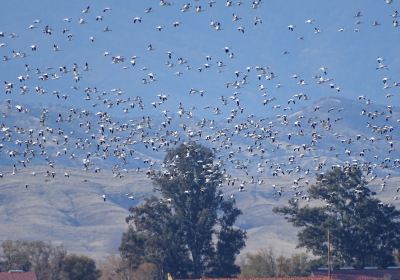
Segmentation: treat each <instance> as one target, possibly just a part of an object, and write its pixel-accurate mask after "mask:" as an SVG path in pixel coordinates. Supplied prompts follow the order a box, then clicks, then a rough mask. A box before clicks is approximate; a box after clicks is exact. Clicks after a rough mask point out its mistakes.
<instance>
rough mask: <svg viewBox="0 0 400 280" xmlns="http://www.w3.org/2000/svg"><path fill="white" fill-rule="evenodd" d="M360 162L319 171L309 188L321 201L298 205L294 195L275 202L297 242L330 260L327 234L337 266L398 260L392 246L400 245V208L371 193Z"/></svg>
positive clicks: (371, 264)
mask: <svg viewBox="0 0 400 280" xmlns="http://www.w3.org/2000/svg"><path fill="white" fill-rule="evenodd" d="M366 185H367V182H366V181H365V180H364V178H363V175H362V171H361V170H360V169H359V168H358V167H335V168H333V169H332V170H331V171H329V172H326V173H325V174H320V175H318V176H317V181H316V184H315V185H313V186H312V187H311V188H310V189H309V190H308V192H309V196H310V198H311V199H316V200H318V201H320V203H319V204H318V205H317V206H313V207H311V206H309V205H306V206H303V207H300V206H299V203H298V201H295V200H294V199H291V200H290V201H289V205H288V206H284V207H277V208H275V209H274V211H275V212H276V213H279V214H282V215H284V216H285V218H286V219H287V220H288V221H289V222H290V223H292V224H293V225H294V226H295V227H298V228H300V229H301V230H300V231H299V233H298V239H299V244H298V246H299V247H305V248H307V249H309V250H310V251H311V252H312V253H313V254H314V255H315V256H319V257H321V260H323V261H324V263H326V259H327V255H328V243H327V233H328V230H329V232H330V240H331V242H330V243H331V248H332V250H331V256H332V259H333V264H334V265H336V266H354V267H358V268H362V267H365V266H378V267H387V266H390V265H394V262H395V259H394V255H393V253H394V251H395V249H398V248H400V211H398V210H396V208H395V207H394V206H392V205H389V204H385V203H383V202H382V201H380V200H378V199H376V198H374V197H373V193H372V192H371V191H370V189H369V188H368V187H367V186H366Z"/></svg>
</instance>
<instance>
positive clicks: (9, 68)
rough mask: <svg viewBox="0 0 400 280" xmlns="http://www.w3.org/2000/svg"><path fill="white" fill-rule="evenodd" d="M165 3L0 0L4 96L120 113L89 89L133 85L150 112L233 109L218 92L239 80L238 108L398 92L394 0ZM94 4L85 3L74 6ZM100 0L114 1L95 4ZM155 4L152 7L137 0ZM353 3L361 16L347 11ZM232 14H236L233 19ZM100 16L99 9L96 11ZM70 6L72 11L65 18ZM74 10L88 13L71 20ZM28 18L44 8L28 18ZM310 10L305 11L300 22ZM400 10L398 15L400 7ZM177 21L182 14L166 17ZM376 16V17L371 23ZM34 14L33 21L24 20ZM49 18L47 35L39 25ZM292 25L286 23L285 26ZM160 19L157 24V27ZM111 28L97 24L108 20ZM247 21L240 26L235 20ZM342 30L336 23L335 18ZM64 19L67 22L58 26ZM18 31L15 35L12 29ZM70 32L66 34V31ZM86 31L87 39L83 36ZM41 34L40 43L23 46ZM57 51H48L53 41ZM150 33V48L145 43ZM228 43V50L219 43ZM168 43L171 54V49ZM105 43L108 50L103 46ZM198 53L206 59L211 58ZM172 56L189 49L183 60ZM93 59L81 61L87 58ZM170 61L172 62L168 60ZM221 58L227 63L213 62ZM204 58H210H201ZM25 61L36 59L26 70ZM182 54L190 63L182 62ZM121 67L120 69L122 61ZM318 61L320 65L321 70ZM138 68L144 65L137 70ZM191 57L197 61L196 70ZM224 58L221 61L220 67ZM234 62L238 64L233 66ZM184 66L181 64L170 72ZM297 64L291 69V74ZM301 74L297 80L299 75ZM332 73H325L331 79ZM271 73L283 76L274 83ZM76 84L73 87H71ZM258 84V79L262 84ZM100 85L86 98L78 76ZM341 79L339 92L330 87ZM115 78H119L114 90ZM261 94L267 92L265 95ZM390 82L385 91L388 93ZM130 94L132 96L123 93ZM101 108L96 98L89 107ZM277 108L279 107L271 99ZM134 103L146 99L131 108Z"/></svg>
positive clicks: (396, 95)
mask: <svg viewBox="0 0 400 280" xmlns="http://www.w3.org/2000/svg"><path fill="white" fill-rule="evenodd" d="M169 2H170V3H171V5H170V6H161V5H160V1H150V0H144V1H118V2H117V1H50V0H49V1H28V0H25V1H2V9H1V10H0V32H4V33H5V36H4V37H0V44H2V43H3V44H4V46H3V47H1V48H0V55H1V57H3V56H7V57H9V58H10V60H8V61H0V75H1V79H2V80H3V81H7V82H12V83H14V89H13V92H12V94H9V95H5V94H2V99H12V100H15V101H17V102H25V103H30V104H33V103H34V104H43V105H47V104H64V105H66V106H79V107H87V108H93V103H97V104H98V105H97V106H96V108H100V109H107V110H110V111H112V112H113V113H114V114H117V115H118V114H123V113H122V109H123V106H113V108H112V109H110V108H107V107H105V106H104V105H102V102H101V101H99V100H96V97H97V95H100V93H101V92H105V94H104V95H102V98H103V99H104V98H105V99H109V100H114V101H115V100H117V99H121V100H126V99H128V98H130V99H131V100H132V99H134V98H135V97H137V96H140V98H141V99H142V100H143V101H144V104H145V114H148V115H152V114H158V113H159V112H160V111H162V110H170V111H171V112H176V111H177V110H178V106H179V103H180V102H181V103H182V104H183V106H184V107H185V108H186V109H188V110H189V109H190V108H193V107H196V109H195V110H194V111H195V114H196V115H197V116H198V117H203V116H208V115H210V114H211V113H212V110H210V109H203V108H204V107H206V106H210V107H211V108H212V107H216V106H218V107H220V108H221V109H222V112H223V115H227V114H229V112H230V110H231V109H232V108H233V105H232V106H230V105H228V106H226V109H225V107H224V105H223V104H222V102H221V100H220V97H221V96H224V97H225V98H228V100H231V101H232V99H229V96H232V95H233V94H234V93H235V92H236V97H237V98H239V100H240V104H241V106H242V107H243V108H245V113H246V114H250V113H254V112H257V113H258V115H259V116H263V115H269V114H270V113H271V112H273V111H274V109H273V107H272V106H273V105H281V108H285V107H287V106H288V105H287V101H288V99H290V98H292V96H293V95H294V94H298V93H304V94H307V96H308V97H309V98H310V101H301V102H297V103H296V104H295V105H294V104H291V105H290V107H291V108H292V109H293V110H296V109H298V108H301V107H303V106H307V105H310V102H313V101H316V100H318V99H320V98H323V97H328V96H337V95H339V96H343V97H346V98H351V99H355V98H357V97H358V96H359V95H364V96H366V97H367V98H369V99H371V100H372V101H373V102H376V103H381V104H388V105H389V104H390V105H397V104H399V101H400V87H393V86H392V85H393V83H394V82H400V77H399V75H398V73H400V56H399V55H398V44H399V43H400V33H399V32H400V27H397V28H396V27H394V26H393V20H395V18H393V17H392V14H393V13H394V12H395V11H396V10H400V1H396V0H395V1H393V2H392V3H391V4H387V3H386V1H384V0H359V1H348V0H337V1H316V0H315V1H314V0H307V1H299V0H287V1H282V0H274V1H272V0H271V1H266V0H263V1H261V5H260V6H259V7H258V8H256V9H254V8H252V1H243V4H242V5H238V2H239V1H232V5H231V6H228V7H227V5H226V3H227V2H226V1H218V0H217V1H216V2H217V3H215V4H214V5H213V7H212V8H210V7H209V5H208V1H188V0H186V1H173V0H170V1H169ZM186 3H190V8H189V9H188V11H186V12H181V11H180V10H181V8H182V7H183V5H184V4H186ZM198 5H201V6H202V9H204V11H203V12H200V13H197V12H196V11H195V7H196V6H198ZM87 6H90V9H89V12H88V13H82V10H84V9H85V8H86V7H87ZM105 7H109V8H111V10H108V11H106V12H103V9H104V8H105ZM150 7H151V8H152V11H151V12H150V13H145V12H144V11H145V9H147V8H150ZM358 12H360V13H361V16H360V17H355V15H356V14H357V13H358ZM233 14H235V15H237V16H238V17H239V18H240V20H238V21H233V20H232V19H233ZM99 15H100V16H102V17H103V20H98V21H96V16H99ZM136 16H138V17H141V19H142V22H141V23H133V18H134V17H136ZM256 16H257V17H259V18H260V19H261V20H262V24H258V25H256V26H255V25H254V24H253V22H254V17H256ZM64 18H70V22H66V21H64V20H63V19H64ZM80 19H83V20H84V21H85V22H86V23H85V24H79V21H80ZM35 20H40V22H38V23H34V21H35ZM306 20H311V23H306V22H305V21H306ZM399 20H400V19H399ZM176 21H178V22H179V26H178V27H173V23H174V22H176ZM211 21H218V22H220V23H221V26H222V30H220V31H216V30H215V29H214V28H213V27H212V26H210V22H211ZM374 21H376V22H377V23H379V24H378V25H377V24H375V25H374V24H373V22H374ZM31 24H33V25H34V28H32V29H29V28H28V27H29V26H30V25H31ZM46 25H48V26H50V27H51V28H52V29H53V32H52V35H48V34H44V32H43V30H44V28H45V26H46ZM289 25H293V26H294V29H293V31H290V30H289V29H288V26H289ZM157 26H161V27H162V30H161V31H157V29H156V27H157ZM107 27H108V28H109V29H111V31H110V32H103V30H104V29H105V28H107ZM238 27H244V28H245V32H244V34H242V33H241V32H239V31H238V30H237V28H238ZM341 28H342V29H343V32H339V31H338V30H339V29H341ZM63 29H66V31H65V32H64V33H63V32H62V31H63ZM12 33H15V34H16V35H17V36H16V37H15V38H11V36H10V34H12ZM68 34H71V35H72V39H71V41H68V40H67V35H68ZM90 37H94V41H93V42H91V41H90V39H89V38H90ZM32 44H35V45H37V51H31V49H30V46H31V45H32ZM54 44H56V45H57V46H58V47H59V51H53V45H54ZM149 44H151V45H152V46H153V48H154V50H152V51H148V50H147V48H148V46H149ZM225 47H229V51H230V52H233V53H234V58H233V59H232V58H229V56H228V54H226V53H225V51H224V48H225ZM13 50H14V51H16V52H25V53H26V54H27V57H26V58H13V57H12V56H13V55H12V51H13ZM168 51H170V52H172V58H171V59H168V55H167V52H168ZM105 52H108V53H110V55H108V56H104V53H105ZM118 55H119V56H123V57H124V58H125V62H124V63H118V64H113V63H112V59H111V57H112V56H118ZM134 55H135V56H137V57H138V58H137V59H136V64H135V66H134V67H132V66H131V64H130V63H129V61H130V60H131V57H132V56H134ZM206 56H210V57H211V60H210V61H207V60H206ZM378 57H382V58H384V62H383V63H384V64H385V65H387V68H384V69H380V70H377V69H376V68H377V66H378V63H377V58H378ZM178 58H184V59H185V60H187V64H183V65H179V64H178V62H177V61H178ZM86 62H87V63H88V65H89V71H83V68H84V65H85V63H86ZM168 62H170V63H171V64H173V66H172V67H168V66H167V65H166V64H167V63H168ZM218 62H223V64H224V65H226V66H224V67H221V68H219V67H218V66H217V63H218ZM74 63H76V64H78V65H79V76H80V81H79V82H75V81H74V80H73V75H72V73H68V74H65V75H62V74H60V73H59V70H58V68H59V67H60V66H66V67H67V68H68V69H72V67H73V64H74ZM206 63H208V64H209V65H210V68H206V69H204V64H206ZM25 64H29V65H30V67H31V68H32V70H31V71H30V72H26V71H25V66H24V65H25ZM187 65H189V66H190V70H187V68H186V66H187ZM124 66H125V67H126V69H124V68H123V67H124ZM256 66H260V67H265V68H269V69H268V72H273V73H274V75H275V76H276V78H274V79H272V80H267V79H265V77H264V76H263V77H262V78H261V79H260V80H258V78H257V74H258V73H257V72H256V70H255V69H254V67H256ZM246 67H251V70H250V72H249V73H247V75H248V78H247V84H245V85H243V86H241V87H240V88H232V87H230V88H227V87H226V84H227V83H230V82H233V81H235V80H238V81H240V80H242V78H243V75H244V74H246ZM321 67H326V68H327V74H326V75H325V74H323V71H321V70H320V68H321ZM37 68H39V69H40V71H41V74H43V73H48V74H50V75H51V74H52V73H57V74H59V75H60V76H61V77H60V78H59V79H57V80H50V79H49V80H47V81H41V80H38V77H39V76H40V75H41V74H35V69H37ZM143 68H145V69H144V70H142V69H143ZM198 68H202V70H201V72H200V71H199V70H198ZM218 70H221V72H218ZM235 71H240V72H241V73H240V74H239V78H237V77H236V76H235ZM176 72H181V73H182V75H180V76H178V75H176V74H175V73H176ZM149 73H153V74H154V75H155V78H156V81H154V82H150V83H148V84H143V83H142V79H143V78H146V79H147V80H148V77H149V76H148V74H149ZM26 74H29V80H27V81H25V82H23V83H19V82H18V79H17V77H18V76H20V75H26ZM294 75H296V76H297V77H298V78H293V76H294ZM315 75H321V76H322V77H323V78H326V79H331V80H330V81H329V82H326V83H323V84H317V83H316V81H315V79H314V78H313V77H314V76H315ZM383 78H388V85H390V86H391V87H389V88H387V89H383V86H384V84H383V82H382V79H383ZM301 79H303V80H304V81H305V83H306V84H305V85H299V81H300V80H301ZM22 84H26V85H27V86H28V87H29V92H28V93H26V94H25V95H20V93H19V86H20V85H22ZM329 84H333V87H334V89H332V88H330V86H329ZM277 85H280V86H279V87H278V86H277ZM35 86H41V87H42V88H44V89H45V90H46V93H45V94H41V95H39V94H37V93H35V90H34V88H35ZM73 86H75V87H76V88H77V89H72V87H73ZM261 86H262V87H264V88H266V90H264V91H260V90H259V89H260V87H261ZM95 87H96V88H97V89H98V91H99V93H93V94H91V100H85V96H86V94H85V92H84V89H85V88H95ZM337 87H340V92H338V91H337V90H336V89H335V88H337ZM112 89H120V90H121V94H120V95H116V94H115V93H114V92H111V90H112ZM190 89H196V90H199V91H200V90H203V91H204V92H205V93H204V95H203V96H200V94H198V93H196V94H191V95H190V94H189V91H190ZM53 91H59V92H60V93H61V95H62V94H66V95H68V99H67V100H61V99H58V98H57V97H56V96H55V95H54V94H52V92H53ZM159 94H165V95H167V96H168V100H167V101H166V102H165V103H163V104H161V105H159V106H158V107H157V108H153V107H152V105H151V103H152V102H156V101H158V97H157V95H159ZM263 94H264V96H263ZM388 94H389V96H390V95H391V94H393V96H392V97H389V98H387V97H386V96H387V95H388ZM265 99H274V101H272V102H271V103H270V104H269V106H263V105H262V102H263V100H265ZM128 102H129V101H128ZM95 110H97V109H95ZM275 111H276V110H275ZM130 113H131V114H133V115H135V114H136V115H141V114H143V111H137V110H132V111H131V112H130Z"/></svg>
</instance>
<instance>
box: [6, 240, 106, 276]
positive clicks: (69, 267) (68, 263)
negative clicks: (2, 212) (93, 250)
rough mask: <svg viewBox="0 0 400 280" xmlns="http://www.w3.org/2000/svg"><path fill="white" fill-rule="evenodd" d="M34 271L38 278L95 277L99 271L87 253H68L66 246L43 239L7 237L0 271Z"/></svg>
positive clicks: (98, 274)
mask: <svg viewBox="0 0 400 280" xmlns="http://www.w3.org/2000/svg"><path fill="white" fill-rule="evenodd" d="M10 270H23V271H34V272H35V273H36V276H37V278H38V279H46V280H96V279H98V278H99V277H100V271H99V270H98V269H96V263H95V261H94V260H93V259H91V258H89V257H87V256H79V255H75V254H68V253H67V251H66V250H65V248H64V247H62V246H53V245H52V244H50V243H46V242H43V241H21V240H17V241H11V240H8V241H4V242H2V244H1V254H0V271H10Z"/></svg>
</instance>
